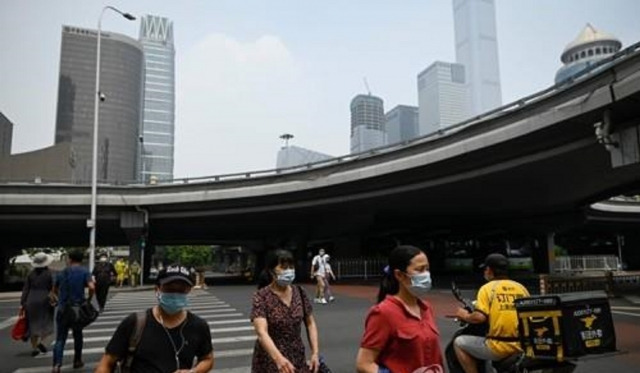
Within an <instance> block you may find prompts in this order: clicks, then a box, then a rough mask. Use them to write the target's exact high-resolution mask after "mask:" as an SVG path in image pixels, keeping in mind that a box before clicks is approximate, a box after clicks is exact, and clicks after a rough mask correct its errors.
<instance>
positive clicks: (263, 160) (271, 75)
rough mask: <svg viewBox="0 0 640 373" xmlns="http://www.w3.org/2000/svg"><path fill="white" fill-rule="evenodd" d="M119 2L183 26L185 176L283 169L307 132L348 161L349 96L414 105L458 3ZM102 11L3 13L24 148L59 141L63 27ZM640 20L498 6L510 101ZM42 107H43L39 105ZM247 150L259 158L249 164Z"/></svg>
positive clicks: (586, 9)
mask: <svg viewBox="0 0 640 373" xmlns="http://www.w3.org/2000/svg"><path fill="white" fill-rule="evenodd" d="M110 4H111V5H114V6H117V7H120V8H122V9H123V10H125V11H129V12H132V13H133V14H135V15H137V16H141V15H143V14H158V15H161V16H166V17H168V18H170V19H171V20H172V21H174V24H175V27H176V29H179V30H180V32H178V33H177V34H176V41H175V43H176V50H177V53H176V96H177V101H176V144H175V150H176V155H175V158H176V165H175V176H176V177H185V176H200V175H213V174H219V173H226V172H237V171H245V170H253V169H267V168H272V167H273V163H272V162H273V161H272V160H273V154H274V153H275V152H276V150H277V149H278V148H279V145H280V140H279V138H278V135H279V134H281V133H283V132H290V133H293V134H295V135H296V139H297V144H298V145H300V146H304V147H307V148H313V149H314V150H317V151H321V152H323V153H328V154H335V155H341V154H347V153H348V152H349V101H350V99H351V98H352V97H353V96H355V95H357V94H360V93H366V91H365V89H364V87H363V85H362V77H363V76H366V77H367V78H368V80H369V83H370V85H371V88H372V94H374V95H376V96H379V97H381V98H383V99H384V101H385V104H387V107H390V108H392V107H395V106H396V105H398V104H400V105H416V104H417V92H416V90H415V76H416V75H417V74H418V73H419V72H420V71H421V70H422V69H424V67H425V66H428V65H429V64H431V63H432V62H433V61H436V60H444V61H453V60H455V58H454V56H455V46H454V32H453V11H452V3H451V1H433V2H418V1H409V2H407V3H403V6H402V7H398V6H395V7H394V6H390V5H389V4H382V3H370V2H367V3H364V2H358V1H356V2H353V3H351V2H350V3H349V4H342V3H341V2H328V3H326V4H324V3H323V4H322V6H320V5H314V4H297V3H296V2H287V1H285V2H284V3H283V4H279V5H273V6H271V5H266V4H260V3H255V4H254V6H253V8H252V9H253V10H252V12H251V14H250V13H249V12H248V11H245V10H244V9H243V8H246V6H239V5H237V4H233V2H226V1H222V2H217V3H216V4H203V3H200V2H188V3H185V4H183V5H174V4H172V3H170V2H152V1H140V2H136V3H130V2H124V1H114V2H111V3H110ZM363 4H366V6H364V7H363V6H362V5H363ZM101 7H102V5H101V4H95V3H91V4H89V3H86V2H79V1H62V2H59V3H57V4H48V2H43V1H20V2H18V1H9V2H5V3H3V4H2V5H0V10H1V11H0V24H2V25H3V31H4V32H2V33H1V34H2V36H1V37H0V46H1V47H2V48H3V51H4V53H3V55H2V56H1V57H0V69H1V70H0V78H1V79H2V81H1V85H2V87H3V89H2V94H1V95H0V111H2V112H3V113H4V114H5V115H6V116H7V117H8V118H10V119H11V120H12V121H13V122H14V123H15V127H14V139H13V149H12V150H13V153H22V152H26V151H31V150H36V149H39V148H43V147H46V146H50V145H52V143H53V133H54V127H55V126H54V122H55V104H54V103H55V102H56V100H57V89H56V87H55V86H56V84H55V83H57V82H56V74H55V71H56V70H57V69H58V60H59V46H60V40H59V37H60V36H59V31H57V30H59V29H60V27H61V25H62V24H73V25H78V26H80V27H87V28H95V27H96V26H95V24H96V22H97V16H98V14H99V11H100V9H101ZM576 9H579V10H580V11H579V12H576ZM71 10H73V11H71ZM362 12H364V13H365V14H364V15H363V16H362V17H357V19H358V22H357V23H353V19H354V18H353V17H354V15H355V14H360V13H362ZM638 12H640V4H639V3H637V2H634V1H623V0H619V1H613V2H611V3H607V4H601V3H600V2H597V1H566V2H562V3H561V4H557V3H556V2H552V1H521V2H518V3H517V4H513V3H512V2H508V1H500V0H497V1H496V23H497V33H498V48H499V58H500V69H501V71H500V73H501V75H500V77H501V81H502V91H503V92H502V93H503V102H504V103H507V102H510V101H514V100H516V99H518V98H520V97H522V96H526V95H528V94H531V93H533V92H535V91H537V90H540V89H543V88H545V87H547V86H549V85H551V84H553V76H554V74H555V72H556V71H557V69H558V68H559V67H560V66H561V62H560V60H559V55H560V53H561V51H562V50H563V48H564V47H565V46H566V43H567V41H569V40H572V39H573V38H574V37H575V35H576V34H577V33H578V32H579V31H580V30H581V29H582V28H584V26H585V24H586V23H587V22H590V23H592V24H593V25H595V26H596V27H598V28H599V29H602V30H606V31H607V32H609V33H611V34H614V35H616V36H617V37H618V38H619V39H620V40H621V41H622V43H623V46H628V45H630V44H632V43H634V42H637V41H638V40H640V30H639V28H638V27H637V25H636V23H635V20H634V17H633V15H634V14H638ZM253 13H255V14H261V16H260V17H259V18H256V17H255V16H254V15H253ZM557 19H561V20H562V22H557V21H555V20H557ZM138 27H139V23H138V22H135V23H131V24H127V23H124V24H123V23H122V22H120V20H117V19H115V18H114V17H105V19H104V23H103V29H104V30H105V31H110V32H116V33H122V34H125V35H128V36H131V37H135V36H136V35H137V29H138ZM56 33H58V35H55V34H56ZM22 45H33V46H35V47H31V48H22V47H21V46H22ZM56 50H57V53H56ZM52 51H53V52H52ZM52 81H53V82H54V83H53V85H52ZM33 102H38V103H40V105H39V108H38V110H33V108H32V104H33ZM239 148H242V149H248V150H250V151H247V152H242V153H245V154H242V155H238V154H237V153H236V152H235V150H237V149H239ZM230 159H233V162H229V160H230Z"/></svg>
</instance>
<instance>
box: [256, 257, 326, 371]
mask: <svg viewBox="0 0 640 373" xmlns="http://www.w3.org/2000/svg"><path fill="white" fill-rule="evenodd" d="M266 264H267V265H266V268H265V272H266V276H264V277H263V279H265V280H266V281H263V283H261V284H259V289H258V291H257V292H256V293H255V294H254V296H253V308H252V310H251V321H252V322H253V326H254V328H255V330H256V334H257V335H258V340H257V341H256V345H255V347H254V350H253V362H252V364H251V372H252V373H310V372H312V373H316V372H317V371H318V365H319V364H318V330H317V328H316V322H315V320H314V318H313V314H312V309H311V303H310V302H309V299H308V297H307V294H306V292H305V291H304V289H302V288H301V287H300V286H293V285H291V283H292V282H293V280H294V278H295V269H294V259H293V255H292V254H291V252H289V251H286V250H276V251H275V252H272V253H270V254H269V255H268V257H267V263H266ZM303 321H304V322H305V323H306V325H307V328H308V337H309V345H310V346H311V358H310V361H309V363H307V361H306V358H305V351H304V344H303V342H302V336H301V330H302V329H301V326H302V322H303Z"/></svg>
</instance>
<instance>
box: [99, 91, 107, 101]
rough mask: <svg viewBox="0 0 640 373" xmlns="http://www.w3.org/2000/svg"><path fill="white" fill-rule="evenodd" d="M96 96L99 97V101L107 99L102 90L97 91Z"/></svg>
mask: <svg viewBox="0 0 640 373" xmlns="http://www.w3.org/2000/svg"><path fill="white" fill-rule="evenodd" d="M98 97H99V98H100V102H104V100H106V99H107V96H105V94H104V93H102V92H99V93H98Z"/></svg>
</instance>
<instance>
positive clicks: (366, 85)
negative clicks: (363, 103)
mask: <svg viewBox="0 0 640 373" xmlns="http://www.w3.org/2000/svg"><path fill="white" fill-rule="evenodd" d="M362 80H363V81H364V87H365V88H366V89H367V94H368V95H369V96H371V89H369V83H367V77H366V76H365V77H363V78H362Z"/></svg>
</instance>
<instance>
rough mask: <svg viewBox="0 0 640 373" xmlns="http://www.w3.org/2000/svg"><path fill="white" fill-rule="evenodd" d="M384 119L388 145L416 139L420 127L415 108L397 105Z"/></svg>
mask: <svg viewBox="0 0 640 373" xmlns="http://www.w3.org/2000/svg"><path fill="white" fill-rule="evenodd" d="M385 117H386V125H385V132H386V134H387V144H388V145H391V144H397V143H399V142H403V141H408V140H411V139H414V138H416V137H418V135H419V133H420V126H419V122H418V108H417V107H416V106H407V105H398V106H396V107H394V108H393V109H391V110H390V111H389V112H388V113H387V114H385Z"/></svg>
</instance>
